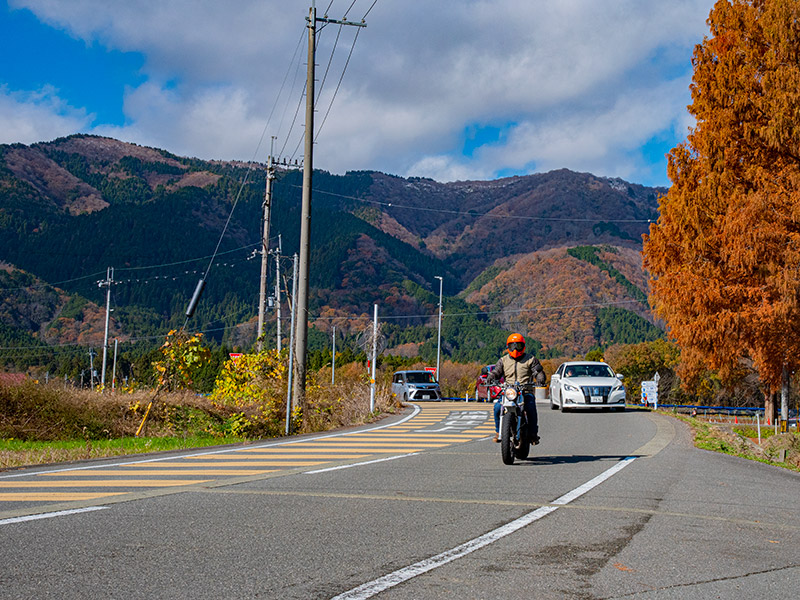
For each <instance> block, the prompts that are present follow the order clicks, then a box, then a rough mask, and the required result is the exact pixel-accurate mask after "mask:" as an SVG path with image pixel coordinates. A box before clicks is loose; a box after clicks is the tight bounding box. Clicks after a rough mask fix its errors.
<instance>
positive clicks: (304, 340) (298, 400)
mask: <svg viewBox="0 0 800 600" xmlns="http://www.w3.org/2000/svg"><path fill="white" fill-rule="evenodd" d="M306 20H307V21H308V68H307V70H306V126H305V149H304V151H303V152H304V154H303V201H302V202H303V203H302V207H301V210H300V259H299V263H300V264H299V269H298V275H297V277H298V285H297V315H296V318H295V339H294V344H295V360H296V362H295V377H294V381H293V383H292V386H293V390H292V393H293V396H294V401H293V404H294V405H295V406H300V407H301V408H304V407H305V399H306V356H307V350H308V279H309V277H308V263H309V257H310V250H311V242H310V233H311V181H312V174H313V171H314V158H313V156H314V95H315V94H314V60H315V54H316V35H317V22H322V23H336V24H339V25H354V26H356V27H366V26H367V25H366V23H356V22H354V21H337V20H335V19H329V18H328V17H317V8H316V6H315V5H312V6H311V8H310V9H309V11H308V17H307V19H306Z"/></svg>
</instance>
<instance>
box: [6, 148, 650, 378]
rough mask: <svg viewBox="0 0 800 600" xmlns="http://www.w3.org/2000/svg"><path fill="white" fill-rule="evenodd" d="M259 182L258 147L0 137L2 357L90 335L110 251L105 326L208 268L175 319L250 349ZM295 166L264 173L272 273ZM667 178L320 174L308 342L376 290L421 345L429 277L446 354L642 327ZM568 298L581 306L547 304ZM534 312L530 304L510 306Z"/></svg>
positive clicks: (355, 320)
mask: <svg viewBox="0 0 800 600" xmlns="http://www.w3.org/2000/svg"><path fill="white" fill-rule="evenodd" d="M265 179H266V168H265V165H263V164H260V163H252V164H244V163H240V162H221V161H202V160H198V159H192V158H184V157H178V156H175V155H173V154H170V153H169V152H167V151H164V150H159V149H154V148H145V147H141V146H137V145H134V144H128V143H125V142H120V141H117V140H113V139H110V138H102V137H97V136H86V135H76V136H70V137H67V138H61V139H58V140H54V141H53V142H48V143H40V144H34V145H31V146H24V145H21V144H14V145H5V146H0V260H2V261H4V264H5V267H4V269H3V271H2V272H0V275H2V278H0V294H2V296H1V297H0V299H1V300H2V302H0V335H2V336H3V340H4V341H3V343H2V348H3V350H2V358H3V359H4V362H5V364H6V366H7V367H8V368H14V367H15V366H24V365H27V364H31V363H30V362H29V361H22V360H21V359H20V356H21V355H20V353H19V352H14V351H13V350H10V349H12V348H21V347H25V348H36V347H38V346H39V345H42V344H45V345H47V346H49V347H51V348H52V347H54V346H56V345H57V344H60V345H62V346H63V345H65V344H89V343H91V344H98V343H102V342H99V341H98V340H102V320H103V317H104V314H105V313H104V304H105V295H104V294H105V290H104V289H103V288H101V287H99V286H98V282H99V281H101V280H103V279H105V277H106V270H107V268H109V267H111V268H113V269H114V282H115V283H114V285H113V286H112V292H113V293H112V308H113V311H114V312H113V313H112V314H111V329H112V335H113V336H114V337H117V338H118V339H120V340H121V341H133V340H139V341H140V343H149V344H150V345H154V344H157V343H158V342H159V341H160V339H162V338H163V335H164V334H165V333H166V331H167V330H168V329H169V328H173V327H179V326H181V325H183V322H184V320H185V316H184V311H185V309H186V305H187V303H188V300H189V297H190V296H191V294H192V291H193V290H194V287H195V284H196V283H197V281H198V279H200V277H202V276H204V275H205V274H206V272H208V275H207V287H206V290H205V292H204V295H203V297H202V300H201V302H200V305H199V308H198V310H197V313H196V314H195V316H194V317H193V319H192V321H191V322H190V323H189V325H188V327H189V328H190V329H192V330H202V331H205V332H206V334H207V336H208V337H209V338H210V339H212V340H215V341H216V342H220V343H225V344H227V345H229V346H232V345H238V346H241V347H243V348H248V347H249V346H250V345H252V343H253V341H254V335H255V322H254V321H255V315H257V312H258V311H257V301H258V282H259V270H260V256H255V255H254V251H255V250H257V248H258V247H259V238H260V231H261V205H262V201H263V195H264V187H265ZM301 181H302V174H301V173H300V172H298V171H296V170H291V169H289V170H280V171H279V173H278V178H277V180H276V182H275V188H274V194H273V200H274V201H273V210H272V219H271V221H272V228H271V232H272V236H273V239H272V241H271V247H272V248H273V249H274V248H276V246H277V236H278V234H280V236H281V239H282V252H283V256H284V258H283V259H282V260H281V269H282V274H283V275H284V276H285V275H286V274H288V273H290V271H291V261H290V259H289V257H290V256H291V255H292V254H293V253H294V252H296V251H297V248H298V239H299V209H300V197H301ZM663 191H664V190H657V189H653V188H645V187H642V186H638V185H634V184H628V183H626V182H623V181H621V180H617V179H607V178H602V177H595V176H593V175H590V174H585V173H573V172H570V171H566V170H561V171H554V172H551V173H546V174H542V175H532V176H527V177H513V178H508V179H501V180H497V181H491V182H456V183H448V184H442V183H437V182H434V181H431V180H427V179H419V178H411V179H404V178H400V177H395V176H391V175H386V174H383V173H375V172H353V173H348V174H346V175H343V176H336V175H331V174H328V173H325V172H323V171H316V172H315V175H314V196H313V212H312V231H311V236H312V256H311V260H312V262H311V268H310V272H311V287H312V293H311V306H310V311H311V321H312V325H313V327H312V331H311V338H310V339H311V342H312V344H316V345H318V346H322V345H325V344H327V343H328V342H327V341H326V340H327V339H328V332H329V331H330V329H331V328H332V327H333V326H334V325H336V328H337V331H338V332H341V333H342V334H344V335H345V336H347V337H346V340H345V341H347V340H348V339H349V340H350V343H353V342H354V341H355V339H356V337H357V335H358V333H359V332H360V331H361V330H362V329H363V328H364V327H365V325H366V322H367V319H368V318H369V317H370V316H371V313H372V305H373V303H378V304H379V306H380V314H381V318H382V321H384V323H385V326H384V333H385V334H386V335H387V336H388V346H389V352H395V353H398V354H413V353H414V352H418V353H420V354H421V355H422V356H423V357H426V356H428V357H429V356H430V351H431V348H432V347H433V346H432V345H433V344H435V314H436V311H437V308H438V280H437V279H435V276H437V275H438V276H442V277H443V286H444V294H445V297H446V300H445V319H444V323H443V348H444V351H445V352H446V354H447V355H448V356H453V357H454V358H463V359H466V358H469V359H475V360H484V359H485V358H487V357H489V356H494V355H495V354H497V353H498V352H499V348H502V341H503V339H504V335H505V330H506V329H511V328H521V329H524V332H525V333H528V334H529V336H531V337H532V338H533V339H534V340H540V341H541V342H542V347H543V350H544V351H548V352H553V353H558V352H563V353H580V352H585V351H586V350H588V349H589V348H591V347H594V346H597V345H600V344H606V343H610V342H614V341H622V338H625V340H630V341H638V339H644V338H645V337H646V336H651V335H654V331H653V330H651V329H647V327H646V326H645V325H644V324H647V323H648V322H652V317H651V316H650V313H649V310H648V309H647V306H646V302H645V301H643V299H644V297H645V293H646V276H645V275H644V274H643V273H642V270H641V261H640V259H639V254H638V253H639V250H640V247H641V234H642V233H644V232H645V231H646V228H647V220H648V219H653V218H655V217H656V207H657V202H656V200H657V197H658V195H659V194H660V193H663ZM228 221H229V223H228ZM226 223H228V225H227V229H226V231H225V235H224V236H222V238H221V242H220V236H221V234H222V231H223V229H224V228H225V225H226ZM218 242H220V245H219V250H218V253H217V255H216V258H215V260H214V261H213V263H212V261H211V256H212V254H214V251H215V248H217V244H218ZM583 246H586V247H589V248H588V249H587V248H581V247H583ZM599 247H602V250H600V249H598V248H599ZM576 248H577V249H576ZM570 249H572V250H570ZM593 257H594V258H593ZM271 262H274V259H273V261H271ZM283 284H284V285H283V286H282V287H283V294H284V297H285V294H286V291H287V288H288V287H290V286H289V285H288V284H287V282H286V281H285V280H283ZM273 285H274V273H271V274H270V287H272V286H273ZM587 290H590V291H587ZM637 290H638V292H637ZM458 294H460V296H458V297H456V296H457V295H458ZM34 298H35V300H34ZM579 304H592V305H593V306H587V307H584V308H582V309H577V308H560V309H554V308H553V307H554V306H562V305H563V306H567V305H568V306H573V305H579ZM29 305H35V306H36V307H37V310H35V311H33V312H31V310H29V309H28V308H26V307H28V306H29ZM523 309H524V310H525V311H528V312H527V313H523V312H519V311H520V310H523ZM508 310H517V311H518V313H517V316H516V317H513V318H510V317H508V314H510V313H507V312H504V311H508ZM537 311H538V313H539V316H538V317H537V318H536V319H533V318H532V317H529V316H523V315H530V314H533V312H537ZM543 311H545V312H547V318H543V317H542V313H543ZM619 311H623V312H619ZM287 313H288V310H287V306H286V305H285V304H284V306H283V314H284V317H285V316H286V315H287ZM34 314H35V316H34ZM633 317H636V318H638V319H639V321H637V320H635V319H634V320H633V321H632V320H631V319H633ZM270 318H271V321H270V327H271V328H272V329H271V331H272V333H270V334H269V335H271V336H274V332H275V315H274V314H272V315H271V316H270ZM640 321H641V322H640ZM643 323H644V324H643ZM650 327H652V326H650ZM287 329H288V328H287V326H286V325H284V327H283V330H284V332H286V330H287ZM492 332H494V333H492ZM98 335H99V338H98ZM431 335H433V336H434V339H433V341H431ZM637 336H639V337H638V339H637ZM433 350H434V352H435V348H433ZM33 354H34V355H35V354H36V352H33Z"/></svg>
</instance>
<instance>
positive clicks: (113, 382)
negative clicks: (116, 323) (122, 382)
mask: <svg viewBox="0 0 800 600" xmlns="http://www.w3.org/2000/svg"><path fill="white" fill-rule="evenodd" d="M118 343H119V340H118V339H117V338H114V367H113V368H112V369H111V391H112V392H113V391H114V388H115V387H116V385H117V347H118V345H119V344H118Z"/></svg>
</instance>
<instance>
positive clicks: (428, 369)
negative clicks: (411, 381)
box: [425, 367, 436, 377]
mask: <svg viewBox="0 0 800 600" xmlns="http://www.w3.org/2000/svg"><path fill="white" fill-rule="evenodd" d="M425 370H426V371H427V372H428V373H433V376H434V377H436V367H425Z"/></svg>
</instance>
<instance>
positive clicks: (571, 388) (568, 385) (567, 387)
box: [564, 383, 580, 392]
mask: <svg viewBox="0 0 800 600" xmlns="http://www.w3.org/2000/svg"><path fill="white" fill-rule="evenodd" d="M564 389H565V390H567V391H568V392H580V390H579V389H578V388H577V387H575V386H574V385H572V384H571V383H565V384H564Z"/></svg>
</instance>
